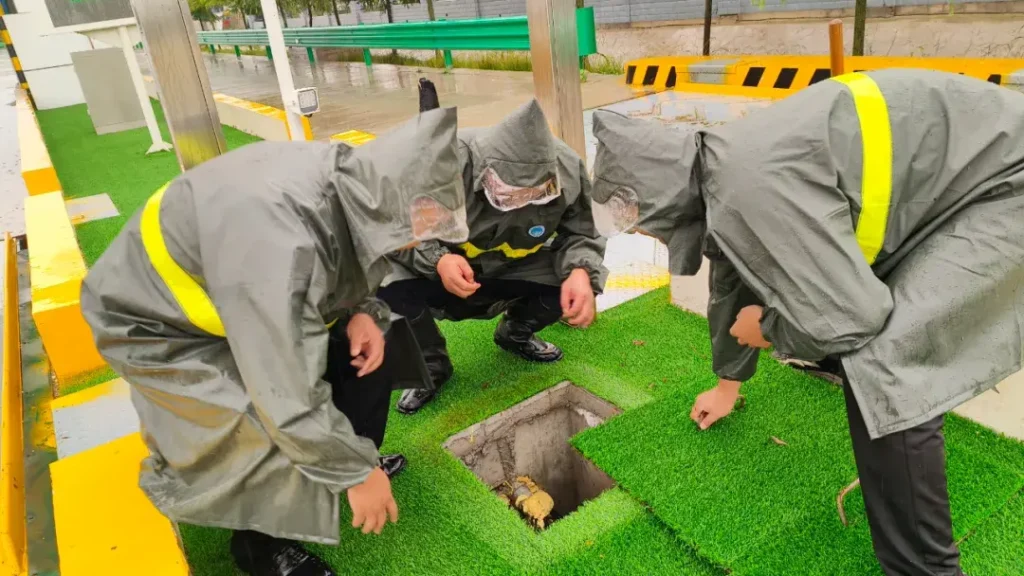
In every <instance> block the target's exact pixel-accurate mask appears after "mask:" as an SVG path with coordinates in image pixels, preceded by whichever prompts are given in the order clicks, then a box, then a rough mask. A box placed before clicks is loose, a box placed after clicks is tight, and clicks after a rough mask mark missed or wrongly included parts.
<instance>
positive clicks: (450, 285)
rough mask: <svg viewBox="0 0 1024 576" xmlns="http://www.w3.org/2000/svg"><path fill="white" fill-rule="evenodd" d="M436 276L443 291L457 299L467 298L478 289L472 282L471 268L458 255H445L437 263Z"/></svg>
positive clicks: (477, 285)
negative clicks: (438, 277) (439, 279)
mask: <svg viewBox="0 0 1024 576" xmlns="http://www.w3.org/2000/svg"><path fill="white" fill-rule="evenodd" d="M437 275H438V276H440V277H441V283H442V284H444V289H445V290H447V291H449V292H451V293H452V294H455V295H456V296H458V297H459V298H469V297H470V296H472V295H473V293H474V292H476V291H477V288H480V284H478V283H477V282H475V281H474V280H473V268H472V267H471V266H470V265H469V262H467V261H466V259H465V258H463V257H462V256H459V255H458V254H445V255H444V256H442V257H441V259H440V260H438V261H437Z"/></svg>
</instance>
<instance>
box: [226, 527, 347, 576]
mask: <svg viewBox="0 0 1024 576" xmlns="http://www.w3.org/2000/svg"><path fill="white" fill-rule="evenodd" d="M231 555H232V556H234V558H235V564H237V565H238V567H239V568H240V569H241V570H242V571H243V572H245V573H246V574H249V576H337V575H336V574H335V573H334V570H331V568H330V567H329V566H327V564H325V563H324V561H323V560H321V559H320V558H317V557H316V556H314V555H312V554H310V553H309V552H307V551H306V549H305V548H303V547H302V545H301V544H299V543H298V542H293V541H291V540H282V539H280V538H274V537H271V536H267V535H266V534H261V533H259V532H252V531H236V532H235V533H234V535H233V536H232V537H231Z"/></svg>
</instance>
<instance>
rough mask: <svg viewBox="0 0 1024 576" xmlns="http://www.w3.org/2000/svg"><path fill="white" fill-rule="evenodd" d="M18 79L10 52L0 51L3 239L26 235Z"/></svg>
mask: <svg viewBox="0 0 1024 576" xmlns="http://www.w3.org/2000/svg"><path fill="white" fill-rule="evenodd" d="M17 87H18V77H17V75H16V74H15V72H14V66H12V65H11V59H10V57H9V56H8V55H7V51H6V50H3V51H0V142H2V143H3V145H2V147H0V150H2V152H3V153H2V154H0V236H2V235H3V233H4V232H10V233H11V235H12V236H19V235H21V234H24V233H25V211H24V209H23V207H22V203H23V202H24V200H25V197H26V196H28V192H26V190H25V181H24V180H22V179H21V156H20V155H19V150H18V112H17V110H16V109H15V105H14V90H15V88H17Z"/></svg>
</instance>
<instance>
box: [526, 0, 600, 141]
mask: <svg viewBox="0 0 1024 576" xmlns="http://www.w3.org/2000/svg"><path fill="white" fill-rule="evenodd" d="M526 17H527V22H528V24H529V28H530V57H531V60H532V61H533V85H534V89H535V91H536V95H537V101H538V102H540V107H541V109H542V110H544V115H545V116H547V119H548V123H549V124H550V125H551V130H552V131H553V132H554V133H555V136H557V137H559V138H561V139H562V141H563V142H565V143H566V144H568V145H569V147H571V148H572V149H573V150H575V151H576V153H577V154H579V155H580V157H581V158H583V159H586V157H587V146H586V141H585V139H584V136H583V93H582V90H581V89H580V68H579V66H580V51H579V45H578V40H577V37H576V2H575V0H526Z"/></svg>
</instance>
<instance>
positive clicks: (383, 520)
mask: <svg viewBox="0 0 1024 576" xmlns="http://www.w3.org/2000/svg"><path fill="white" fill-rule="evenodd" d="M387 522H388V517H387V511H386V510H384V509H383V508H381V511H380V514H379V515H378V516H377V527H376V528H374V529H373V533H374V534H377V535H380V533H381V532H383V531H384V525H385V524H387Z"/></svg>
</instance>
